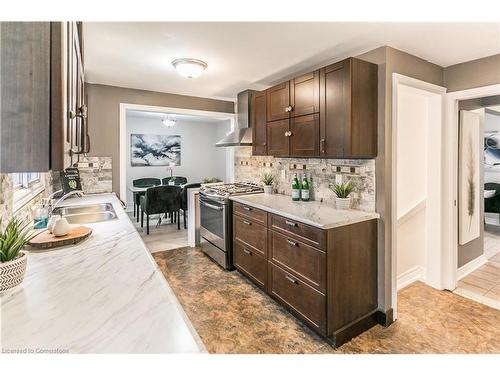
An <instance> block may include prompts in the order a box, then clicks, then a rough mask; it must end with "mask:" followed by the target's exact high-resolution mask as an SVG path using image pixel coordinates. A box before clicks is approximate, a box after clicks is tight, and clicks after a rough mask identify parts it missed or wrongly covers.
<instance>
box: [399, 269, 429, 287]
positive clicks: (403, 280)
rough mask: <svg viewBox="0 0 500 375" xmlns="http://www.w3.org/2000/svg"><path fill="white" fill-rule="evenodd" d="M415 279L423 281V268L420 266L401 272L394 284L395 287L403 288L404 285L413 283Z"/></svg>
mask: <svg viewBox="0 0 500 375" xmlns="http://www.w3.org/2000/svg"><path fill="white" fill-rule="evenodd" d="M415 281H422V282H425V268H424V267H422V266H415V267H413V268H410V269H409V270H408V271H406V272H404V273H402V274H401V275H399V276H398V279H397V282H396V285H397V289H398V290H400V289H403V288H404V287H406V286H408V285H410V284H412V283H414V282H415Z"/></svg>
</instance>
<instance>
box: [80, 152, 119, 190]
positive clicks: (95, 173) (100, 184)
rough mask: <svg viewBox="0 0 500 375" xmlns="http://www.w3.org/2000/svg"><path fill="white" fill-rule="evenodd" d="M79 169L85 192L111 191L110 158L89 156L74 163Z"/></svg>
mask: <svg viewBox="0 0 500 375" xmlns="http://www.w3.org/2000/svg"><path fill="white" fill-rule="evenodd" d="M74 166H76V167H77V168H78V169H79V171H80V180H81V181H82V189H83V191H84V192H85V194H101V193H111V192H112V191H113V177H112V167H113V165H112V158H111V157H110V156H89V157H83V158H81V160H80V162H78V163H75V164H74Z"/></svg>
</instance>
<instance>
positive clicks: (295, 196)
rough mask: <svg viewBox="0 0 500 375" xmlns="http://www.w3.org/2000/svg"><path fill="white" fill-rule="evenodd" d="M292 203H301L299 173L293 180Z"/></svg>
mask: <svg viewBox="0 0 500 375" xmlns="http://www.w3.org/2000/svg"><path fill="white" fill-rule="evenodd" d="M292 201H300V182H299V179H298V178H297V173H295V175H294V176H293V180H292Z"/></svg>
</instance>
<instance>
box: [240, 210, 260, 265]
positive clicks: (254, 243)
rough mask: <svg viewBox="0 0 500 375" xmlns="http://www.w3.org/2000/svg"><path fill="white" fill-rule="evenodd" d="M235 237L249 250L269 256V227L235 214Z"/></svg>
mask: <svg viewBox="0 0 500 375" xmlns="http://www.w3.org/2000/svg"><path fill="white" fill-rule="evenodd" d="M233 238H234V240H235V241H236V240H237V241H240V243H241V244H243V245H245V246H246V247H247V248H249V250H252V251H254V252H256V253H258V254H260V255H261V256H263V257H265V258H267V228H266V227H264V226H262V225H259V224H257V223H256V222H254V221H252V220H250V219H246V218H244V217H241V216H238V215H233Z"/></svg>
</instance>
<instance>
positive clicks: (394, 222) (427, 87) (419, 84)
mask: <svg viewBox="0 0 500 375" xmlns="http://www.w3.org/2000/svg"><path fill="white" fill-rule="evenodd" d="M400 85H403V86H407V87H412V88H416V89H419V90H423V91H427V92H429V93H431V94H433V95H436V94H437V95H440V96H441V105H442V107H441V116H442V118H443V115H444V110H443V105H444V96H445V94H446V88H445V87H441V86H437V85H434V84H432V83H429V82H425V81H421V80H418V79H415V78H411V77H407V76H404V75H401V74H398V73H393V75H392V139H391V150H392V163H391V171H390V172H389V173H391V179H392V194H391V212H390V215H391V249H390V251H391V268H392V274H391V284H392V288H391V289H392V309H393V317H394V319H396V318H397V276H398V275H397V231H398V214H397V189H398V186H397V167H398V161H397V134H398V131H397V129H398V88H399V86H400ZM441 123H443V121H441ZM438 134H439V135H438V137H439V138H440V136H441V132H438ZM434 141H435V142H440V139H434ZM436 168H438V170H436V171H435V173H436V174H437V175H440V174H441V171H440V169H441V165H438V166H437V167H436ZM438 184H439V185H440V182H439V183H438ZM438 211H440V209H439V210H438ZM427 262H428V263H431V262H432V263H433V264H436V267H433V268H432V269H431V270H429V271H430V272H428V273H427V275H426V279H428V280H429V282H430V284H431V285H432V286H434V287H438V288H440V287H441V285H440V282H439V283H437V282H436V280H440V273H441V257H440V254H436V256H434V257H433V258H432V259H428V261H427Z"/></svg>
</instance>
